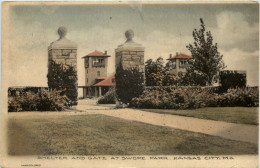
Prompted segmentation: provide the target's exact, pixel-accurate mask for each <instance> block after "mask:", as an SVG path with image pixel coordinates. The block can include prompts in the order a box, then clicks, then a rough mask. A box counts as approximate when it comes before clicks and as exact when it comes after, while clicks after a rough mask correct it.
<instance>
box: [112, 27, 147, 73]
mask: <svg viewBox="0 0 260 168" xmlns="http://www.w3.org/2000/svg"><path fill="white" fill-rule="evenodd" d="M125 36H126V38H127V40H126V42H125V43H124V44H122V45H119V46H118V47H117V48H116V49H115V53H116V67H117V66H118V65H119V64H120V62H121V64H122V67H123V69H128V68H131V67H138V68H139V70H140V71H141V72H143V73H144V72H145V71H144V50H145V48H144V47H143V46H142V45H141V44H138V43H136V42H134V41H133V37H134V32H133V31H132V30H127V31H126V32H125Z"/></svg>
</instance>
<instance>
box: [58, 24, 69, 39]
mask: <svg viewBox="0 0 260 168" xmlns="http://www.w3.org/2000/svg"><path fill="white" fill-rule="evenodd" d="M58 34H59V35H60V39H62V38H64V37H65V36H66V34H67V28H66V27H64V26H61V27H59V29H58Z"/></svg>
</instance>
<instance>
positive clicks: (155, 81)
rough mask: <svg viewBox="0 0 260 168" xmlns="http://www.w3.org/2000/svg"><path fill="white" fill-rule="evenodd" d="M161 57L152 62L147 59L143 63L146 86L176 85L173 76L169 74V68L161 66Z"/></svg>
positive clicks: (162, 62)
mask: <svg viewBox="0 0 260 168" xmlns="http://www.w3.org/2000/svg"><path fill="white" fill-rule="evenodd" d="M163 64H164V61H163V58H162V57H159V58H157V59H156V61H153V60H152V59H149V60H147V61H146V62H145V78H146V85H147V86H167V85H173V84H176V80H175V76H174V75H172V74H170V73H169V68H167V64H166V66H164V65H163Z"/></svg>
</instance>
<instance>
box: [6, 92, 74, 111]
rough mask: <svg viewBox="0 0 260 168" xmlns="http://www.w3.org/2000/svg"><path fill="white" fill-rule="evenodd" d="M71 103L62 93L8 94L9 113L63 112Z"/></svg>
mask: <svg viewBox="0 0 260 168" xmlns="http://www.w3.org/2000/svg"><path fill="white" fill-rule="evenodd" d="M70 104H71V101H70V100H69V99H68V98H67V97H66V96H64V95H62V91H57V90H51V91H48V90H42V91H41V92H38V93H35V92H33V91H17V92H15V93H12V94H10V93H9V94H8V111H9V112H19V111H61V110H64V109H65V108H68V107H69V106H70Z"/></svg>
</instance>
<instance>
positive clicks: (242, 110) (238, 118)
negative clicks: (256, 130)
mask: <svg viewBox="0 0 260 168" xmlns="http://www.w3.org/2000/svg"><path fill="white" fill-rule="evenodd" d="M140 110H143V111H148V112H154V113H161V114H173V115H180V116H186V117H195V118H201V119H208V120H216V121H226V122H231V123H239V124H251V125H258V124H259V121H258V110H259V109H258V107H208V108H200V109H192V110H171V109H140Z"/></svg>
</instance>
